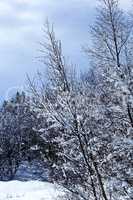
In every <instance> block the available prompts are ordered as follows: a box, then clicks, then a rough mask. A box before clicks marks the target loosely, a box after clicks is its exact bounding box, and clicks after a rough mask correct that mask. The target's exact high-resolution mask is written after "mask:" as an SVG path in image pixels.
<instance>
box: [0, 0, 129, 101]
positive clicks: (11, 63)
mask: <svg viewBox="0 0 133 200" xmlns="http://www.w3.org/2000/svg"><path fill="white" fill-rule="evenodd" d="M96 2H97V1H96V0H0V58H1V61H0V99H4V98H6V97H8V95H9V94H10V93H12V92H15V90H17V89H19V88H20V89H22V88H23V86H24V84H25V75H26V73H28V74H30V75H31V76H32V75H33V74H34V73H35V72H36V70H37V69H41V68H43V66H42V64H40V62H39V61H38V60H37V59H36V56H39V52H38V50H37V49H39V44H38V43H39V42H40V41H42V35H43V32H42V30H41V29H42V27H43V24H44V22H45V20H46V18H49V21H50V22H53V23H54V25H55V32H56V34H57V37H58V38H59V39H61V40H62V42H63V47H64V52H65V54H66V56H69V57H70V59H71V61H72V62H73V63H76V64H78V65H79V66H80V68H84V67H87V65H88V64H87V59H86V58H85V57H84V54H83V53H82V51H81V45H84V44H85V43H88V42H89V34H88V30H89V28H88V27H89V24H90V23H91V22H92V19H93V17H94V15H93V14H94V11H95V6H96ZM129 2H130V0H121V5H122V7H123V8H129V7H130V6H129V5H130V4H129Z"/></svg>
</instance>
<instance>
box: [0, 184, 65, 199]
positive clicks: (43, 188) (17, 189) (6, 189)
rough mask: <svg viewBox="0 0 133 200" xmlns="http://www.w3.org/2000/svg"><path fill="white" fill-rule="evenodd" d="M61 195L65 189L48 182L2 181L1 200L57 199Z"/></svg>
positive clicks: (0, 185) (0, 188)
mask: <svg viewBox="0 0 133 200" xmlns="http://www.w3.org/2000/svg"><path fill="white" fill-rule="evenodd" d="M59 195H60V196H63V191H61V189H59V188H58V186H57V185H54V184H51V183H47V182H40V181H28V182H21V181H9V182H0V200H57V199H58V198H57V197H58V196H59Z"/></svg>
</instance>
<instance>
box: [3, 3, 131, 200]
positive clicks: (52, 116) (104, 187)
mask: <svg viewBox="0 0 133 200" xmlns="http://www.w3.org/2000/svg"><path fill="white" fill-rule="evenodd" d="M44 33H45V38H44V41H42V42H41V50H40V51H41V60H42V62H43V63H44V65H45V67H47V74H43V73H41V72H38V73H37V76H36V78H34V79H33V80H32V79H31V78H30V77H28V84H29V86H28V91H29V92H28V93H27V92H22V93H19V92H17V94H16V96H14V97H13V98H12V99H11V100H9V101H5V102H4V103H3V106H2V107H1V110H0V180H12V179H13V177H14V175H15V173H16V171H17V169H18V167H19V166H20V165H21V163H22V161H24V160H27V161H30V160H33V159H38V162H39V161H40V162H44V168H45V167H46V163H47V167H48V168H49V171H50V173H49V181H51V182H56V183H58V184H59V185H61V186H63V187H64V188H66V191H67V192H68V194H67V196H66V199H67V200H118V199H119V200H131V199H133V162H132V160H133V140H132V139H133V17H132V15H131V14H130V13H128V14H126V13H125V12H123V11H122V10H121V8H120V7H119V2H118V1H117V0H99V5H98V8H97V13H96V17H95V22H94V23H93V25H92V26H91V27H90V39H91V41H89V45H88V46H86V47H84V52H85V54H86V55H87V56H88V58H89V60H88V62H89V67H88V71H86V72H84V73H81V74H80V75H79V73H78V72H77V71H76V68H74V66H73V65H72V64H70V63H69V62H67V60H66V58H65V56H64V54H63V50H62V44H61V41H60V40H58V39H57V38H56V36H55V32H54V29H53V26H51V25H50V24H49V23H48V22H47V23H46V26H45V27H44ZM70 48H71V47H70ZM81 67H82V66H81Z"/></svg>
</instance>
